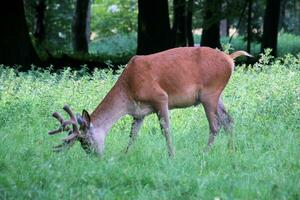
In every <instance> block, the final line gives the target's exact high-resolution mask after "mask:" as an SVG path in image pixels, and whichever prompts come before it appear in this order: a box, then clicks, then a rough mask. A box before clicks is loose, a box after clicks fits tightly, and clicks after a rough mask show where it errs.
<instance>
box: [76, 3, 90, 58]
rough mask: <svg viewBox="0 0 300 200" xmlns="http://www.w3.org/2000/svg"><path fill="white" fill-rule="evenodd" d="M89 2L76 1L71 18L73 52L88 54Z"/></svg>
mask: <svg viewBox="0 0 300 200" xmlns="http://www.w3.org/2000/svg"><path fill="white" fill-rule="evenodd" d="M90 7H91V2H90V0H77V1H76V6H75V13H74V18H73V26H72V30H73V48H74V51H75V52H79V53H88V51H89V38H90V10H91V9H90Z"/></svg>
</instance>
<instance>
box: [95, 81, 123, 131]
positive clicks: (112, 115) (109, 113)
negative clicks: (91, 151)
mask: <svg viewBox="0 0 300 200" xmlns="http://www.w3.org/2000/svg"><path fill="white" fill-rule="evenodd" d="M126 114H128V97H127V94H126V93H125V90H124V89H123V88H121V86H119V85H115V86H114V87H113V88H112V89H111V91H110V92H109V93H108V94H107V95H106V97H105V98H104V99H103V101H102V102H101V103H100V104H99V106H98V107H97V108H96V109H95V110H94V111H93V113H92V114H91V122H92V124H93V127H94V129H95V134H97V135H98V134H100V135H102V137H105V136H106V134H107V133H108V131H109V130H110V128H111V127H112V126H113V125H114V124H115V123H116V122H117V121H118V120H119V119H120V118H121V117H123V116H124V115H126Z"/></svg>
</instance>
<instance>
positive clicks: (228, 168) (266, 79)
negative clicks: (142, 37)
mask: <svg viewBox="0 0 300 200" xmlns="http://www.w3.org/2000/svg"><path fill="white" fill-rule="evenodd" d="M243 69H244V67H241V68H239V67H237V70H236V71H235V72H234V74H233V77H232V79H231V80H230V82H229V84H228V86H227V88H226V90H225V92H224V96H223V99H224V102H225V104H226V105H227V107H228V108H229V111H230V113H231V115H232V116H233V117H234V119H235V127H234V130H233V133H232V134H224V132H223V131H221V133H220V134H219V135H218V137H217V139H216V143H215V145H214V147H213V149H212V150H211V151H209V152H206V151H204V150H205V148H206V146H207V139H208V124H207V121H206V118H205V114H204V112H203V109H202V106H198V107H190V108H187V109H178V110H172V112H171V116H172V118H171V123H172V133H173V138H174V141H175V147H176V156H175V158H174V159H169V158H168V157H167V151H166V144H165V140H164V138H163V136H162V135H161V132H160V128H159V125H158V121H157V119H156V117H155V116H154V115H153V116H150V117H148V118H147V119H146V122H145V124H144V125H143V128H142V130H141V133H140V136H139V138H138V139H137V141H136V143H135V145H134V146H133V148H132V149H131V151H130V152H129V153H128V155H125V154H124V149H125V147H126V145H127V142H128V137H129V131H130V124H131V119H130V118H129V117H126V118H124V119H122V120H121V121H120V122H118V123H117V124H116V125H115V126H114V127H113V129H112V130H111V132H110V134H109V135H108V137H107V140H106V151H105V154H104V156H103V157H102V158H101V159H99V158H98V157H95V156H88V155H86V154H85V153H84V152H83V150H82V149H81V148H80V145H79V144H77V145H75V147H74V148H72V149H70V150H69V151H68V152H62V153H59V154H57V153H54V152H52V151H51V148H52V146H53V145H54V144H57V143H59V142H60V139H61V138H62V137H64V136H63V135H57V136H49V135H47V131H48V130H51V129H54V128H55V127H56V126H57V121H56V120H55V119H54V118H52V116H51V113H52V112H53V111H58V110H59V111H62V106H63V105H64V104H66V103H68V104H70V105H71V107H72V108H73V109H74V110H77V111H81V110H82V109H83V108H86V109H88V110H89V111H92V109H94V108H95V107H96V106H97V104H98V103H99V101H100V100H101V99H103V97H104V96H105V94H106V93H107V92H108V91H109V89H110V88H111V87H112V85H113V84H114V83H115V81H116V80H117V78H118V75H114V74H113V73H112V71H109V70H106V71H99V70H96V71H95V72H94V73H93V74H92V75H87V74H80V73H79V72H76V71H71V70H70V69H68V68H67V69H65V70H63V71H61V72H57V73H50V72H49V71H47V70H43V71H40V70H36V69H35V70H32V71H29V72H27V73H21V72H17V71H15V70H14V69H11V68H10V69H9V68H4V67H3V66H1V67H0V81H1V85H0V110H1V112H0V135H1V137H0V143H1V145H0V199H160V200H162V199H299V197H300V192H299V188H300V182H299V179H300V154H299V152H300V123H299V113H300V88H299V80H300V55H298V57H295V56H292V55H288V56H286V58H285V59H280V60H275V61H270V60H269V59H268V56H264V57H263V59H262V60H261V61H260V63H259V64H258V66H255V67H253V68H249V70H248V71H243Z"/></svg>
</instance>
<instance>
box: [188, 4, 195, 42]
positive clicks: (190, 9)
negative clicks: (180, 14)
mask: <svg viewBox="0 0 300 200" xmlns="http://www.w3.org/2000/svg"><path fill="white" fill-rule="evenodd" d="M187 4H188V5H187V17H186V31H187V44H188V46H189V47H192V46H194V37H193V32H192V30H193V5H194V0H188V2H187Z"/></svg>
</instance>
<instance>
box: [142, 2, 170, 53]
mask: <svg viewBox="0 0 300 200" xmlns="http://www.w3.org/2000/svg"><path fill="white" fill-rule="evenodd" d="M138 10H139V14H138V47H137V54H139V55H146V54H151V53H155V52H159V51H163V50H166V49H169V48H172V37H171V35H172V34H171V29H170V20H169V11H168V1H167V0H138Z"/></svg>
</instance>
